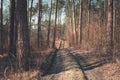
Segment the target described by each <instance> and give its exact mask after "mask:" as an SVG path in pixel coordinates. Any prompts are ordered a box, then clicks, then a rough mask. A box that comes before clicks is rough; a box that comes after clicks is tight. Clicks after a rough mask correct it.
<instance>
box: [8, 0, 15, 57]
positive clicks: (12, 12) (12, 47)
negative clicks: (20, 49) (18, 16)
mask: <svg viewBox="0 0 120 80" xmlns="http://www.w3.org/2000/svg"><path fill="white" fill-rule="evenodd" d="M10 3H11V6H10V18H9V30H8V32H9V36H8V46H9V47H8V54H9V55H10V56H13V55H14V56H15V52H16V40H15V37H16V36H15V25H14V20H15V0H11V2H10Z"/></svg>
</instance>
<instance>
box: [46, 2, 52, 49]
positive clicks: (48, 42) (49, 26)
mask: <svg viewBox="0 0 120 80" xmlns="http://www.w3.org/2000/svg"><path fill="white" fill-rule="evenodd" d="M51 13H52V0H51V8H50V15H49V24H48V34H47V44H48V47H49V48H50V29H51Z"/></svg>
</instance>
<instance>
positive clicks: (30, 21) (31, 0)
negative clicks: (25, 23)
mask: <svg viewBox="0 0 120 80" xmlns="http://www.w3.org/2000/svg"><path fill="white" fill-rule="evenodd" d="M32 7H33V0H31V7H30V22H29V25H30V33H31V21H32V20H31V19H32Z"/></svg>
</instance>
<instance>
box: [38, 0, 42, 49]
mask: <svg viewBox="0 0 120 80" xmlns="http://www.w3.org/2000/svg"><path fill="white" fill-rule="evenodd" d="M38 6H39V7H38V8H39V9H38V48H40V47H41V46H42V30H41V19H42V0H39V1H38Z"/></svg>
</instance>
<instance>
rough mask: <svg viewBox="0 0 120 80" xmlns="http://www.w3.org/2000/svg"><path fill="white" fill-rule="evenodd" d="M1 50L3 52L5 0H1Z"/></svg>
mask: <svg viewBox="0 0 120 80" xmlns="http://www.w3.org/2000/svg"><path fill="white" fill-rule="evenodd" d="M0 14H1V16H0V17H1V18H0V21H1V23H0V52H1V53H3V0H1V10H0Z"/></svg>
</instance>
